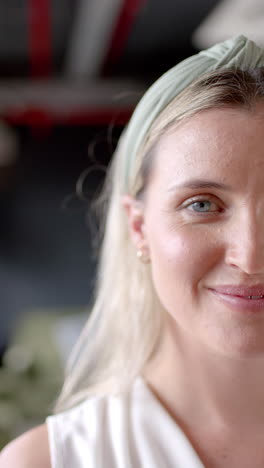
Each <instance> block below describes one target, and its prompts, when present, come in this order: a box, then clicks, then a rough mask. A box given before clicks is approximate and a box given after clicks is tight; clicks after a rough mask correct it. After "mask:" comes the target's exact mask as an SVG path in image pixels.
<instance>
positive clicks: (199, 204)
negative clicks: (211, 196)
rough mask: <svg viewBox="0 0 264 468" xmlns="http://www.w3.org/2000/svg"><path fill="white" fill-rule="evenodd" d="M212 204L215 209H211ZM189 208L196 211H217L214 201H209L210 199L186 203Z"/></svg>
mask: <svg viewBox="0 0 264 468" xmlns="http://www.w3.org/2000/svg"><path fill="white" fill-rule="evenodd" d="M212 205H214V206H215V207H216V209H212ZM187 208H189V209H191V210H192V211H196V212H197V213H208V212H212V211H217V210H218V207H217V205H216V204H215V203H213V202H211V201H210V200H198V201H195V202H193V203H190V205H188V207H187Z"/></svg>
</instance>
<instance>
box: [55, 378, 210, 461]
mask: <svg viewBox="0 0 264 468" xmlns="http://www.w3.org/2000/svg"><path fill="white" fill-rule="evenodd" d="M47 425H48V433H49V444H50V452H51V465H52V468H205V467H204V465H203V464H202V462H201V460H200V459H199V457H198V455H197V454H196V452H195V451H194V448H193V447H192V445H191V443H190V442H189V440H188V439H187V437H186V436H185V434H184V433H183V431H182V430H181V429H180V427H179V426H178V425H177V424H176V423H175V421H174V420H173V419H172V417H171V416H170V415H169V413H168V412H167V411H166V409H165V408H164V407H163V406H162V405H161V403H160V402H159V401H158V400H157V398H156V397H155V396H154V394H153V393H152V392H151V390H150V388H149V387H148V386H147V385H146V384H145V382H144V380H143V379H142V378H141V377H138V378H137V379H136V380H135V382H134V384H133V386H132V388H131V390H130V391H129V392H127V393H124V394H122V395H119V396H104V397H94V398H90V399H88V400H86V401H85V402H83V403H81V404H80V405H79V406H77V407H75V408H72V409H70V410H67V411H65V412H64V413H60V414H57V415H54V416H49V417H48V418H47Z"/></svg>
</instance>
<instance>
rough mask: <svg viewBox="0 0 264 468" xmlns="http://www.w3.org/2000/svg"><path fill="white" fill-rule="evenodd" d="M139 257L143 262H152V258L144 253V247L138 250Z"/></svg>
mask: <svg viewBox="0 0 264 468" xmlns="http://www.w3.org/2000/svg"><path fill="white" fill-rule="evenodd" d="M137 258H138V259H139V260H140V261H141V262H142V263H150V258H149V255H147V254H144V252H143V250H142V249H138V250H137Z"/></svg>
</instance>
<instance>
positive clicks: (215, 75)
mask: <svg viewBox="0 0 264 468" xmlns="http://www.w3.org/2000/svg"><path fill="white" fill-rule="evenodd" d="M263 97H264V69H254V70H248V71H241V70H239V69H237V70H230V69H229V70H218V71H215V72H211V73H208V74H206V75H203V76H201V77H200V78H198V79H197V80H196V81H195V82H193V83H192V84H191V85H190V86H188V88H186V89H185V90H184V91H183V92H181V94H179V96H177V97H176V98H175V99H173V100H172V102H171V103H170V104H169V105H168V106H167V107H166V108H165V109H164V110H163V111H162V112H161V113H160V115H159V116H158V118H157V119H156V120H155V122H154V123H153V125H152V126H151V128H150V129H149V132H148V134H147V135H146V137H145V140H144V141H143V143H142V145H141V147H140V149H139V151H138V153H137V157H136V160H135V161H133V162H132V164H131V165H130V174H129V180H128V181H127V187H126V188H125V190H124V178H125V173H126V166H127V158H129V154H123V151H122V148H123V144H122V143H123V142H122V138H121V141H120V144H119V147H118V149H117V151H116V153H115V155H114V158H113V161H112V164H111V167H110V169H109V172H108V175H107V178H106V182H105V186H104V190H103V193H102V195H101V199H100V202H101V204H102V205H103V206H104V207H106V217H105V224H104V236H103V242H102V248H101V255H100V262H99V268H98V275H97V287H96V294H95V297H96V299H95V303H94V306H93V309H92V311H91V315H90V317H89V319H88V321H87V324H86V326H85V328H84V330H83V331H82V334H81V336H80V338H79V340H78V343H77V344H76V346H75V348H74V350H73V353H72V356H71V358H70V361H69V364H68V367H67V372H66V378H65V382H64V385H63V388H62V391H61V394H60V396H59V398H58V400H57V403H56V406H55V412H58V411H63V410H65V409H67V408H70V407H72V406H74V405H76V404H78V403H79V402H81V401H82V400H84V399H85V398H87V397H89V396H92V395H95V394H97V395H98V394H108V393H115V392H121V391H124V390H125V389H126V388H128V387H129V385H130V384H131V383H132V381H133V380H134V378H135V377H136V376H137V375H139V374H140V373H141V372H142V370H143V369H144V367H145V366H146V364H147V363H148V362H150V360H151V359H152V357H153V356H154V355H155V352H156V350H157V348H158V345H159V340H160V338H161V336H162V327H163V312H164V311H163V310H162V307H161V305H160V303H159V300H158V298H157V296H156V293H155V291H154V288H153V284H152V280H151V271H150V270H151V269H150V267H149V265H145V264H142V263H141V262H139V261H138V259H137V257H136V255H135V250H134V247H133V245H132V243H131V242H130V238H129V232H128V225H127V219H126V216H125V213H124V209H123V206H122V202H121V200H122V196H123V194H124V192H126V193H129V194H131V195H132V196H134V197H139V196H142V195H144V191H145V189H146V187H147V182H148V177H149V175H150V173H151V168H152V166H153V160H154V157H155V148H156V146H157V143H158V141H159V139H160V138H161V136H162V135H163V134H164V133H165V132H166V131H168V129H169V128H171V127H172V126H174V125H177V122H180V121H182V120H183V119H187V118H190V117H191V116H193V115H194V114H196V113H198V112H201V111H203V110H205V109H209V108H218V107H222V106H241V107H245V108H247V109H249V110H250V109H251V108H253V107H254V104H255V103H256V101H257V100H259V99H260V98H263ZM123 138H125V136H124V137H123Z"/></svg>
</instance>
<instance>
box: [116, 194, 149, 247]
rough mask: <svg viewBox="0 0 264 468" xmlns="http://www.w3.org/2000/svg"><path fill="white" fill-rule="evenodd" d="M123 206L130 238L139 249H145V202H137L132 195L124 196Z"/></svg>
mask: <svg viewBox="0 0 264 468" xmlns="http://www.w3.org/2000/svg"><path fill="white" fill-rule="evenodd" d="M122 204H123V207H124V209H125V212H126V215H127V220H128V227H129V232H130V238H131V240H132V242H133V243H134V245H135V246H136V248H137V249H142V248H144V249H145V248H146V246H147V243H146V237H145V219H144V210H143V202H142V201H140V200H136V199H135V198H133V197H132V196H130V195H124V196H123V198H122Z"/></svg>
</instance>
